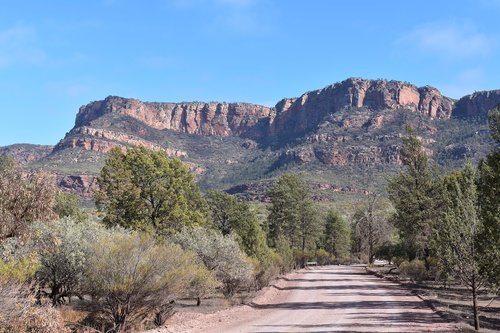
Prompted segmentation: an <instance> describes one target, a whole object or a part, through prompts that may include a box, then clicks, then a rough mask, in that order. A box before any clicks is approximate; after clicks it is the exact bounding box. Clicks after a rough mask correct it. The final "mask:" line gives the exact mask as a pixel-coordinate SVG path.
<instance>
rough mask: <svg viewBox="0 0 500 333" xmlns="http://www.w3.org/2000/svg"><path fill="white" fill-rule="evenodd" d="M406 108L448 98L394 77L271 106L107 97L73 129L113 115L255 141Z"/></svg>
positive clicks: (434, 107)
mask: <svg viewBox="0 0 500 333" xmlns="http://www.w3.org/2000/svg"><path fill="white" fill-rule="evenodd" d="M350 108H357V109H361V108H364V109H369V110H373V111H378V110H396V109H407V110H411V111H414V112H418V113H422V114H425V115H428V116H429V117H431V118H449V117H450V116H451V113H452V109H453V100H451V99H450V98H447V97H444V96H442V95H441V93H440V92H439V91H438V90H437V89H435V88H432V87H429V86H426V87H422V88H418V87H416V86H414V85H411V84H409V83H405V82H399V81H385V80H364V79H355V78H351V79H347V80H345V81H343V82H340V83H336V84H333V85H331V86H328V87H326V88H323V89H320V90H315V91H312V92H308V93H305V94H304V95H302V96H301V97H299V98H287V99H283V100H281V101H280V102H278V104H276V106H275V107H274V108H269V107H266V106H261V105H255V104H248V103H215V102H212V103H200V102H193V103H148V102H142V101H139V100H136V99H126V98H121V97H114V96H110V97H107V98H106V99H105V100H103V101H96V102H92V103H90V104H88V105H86V106H82V107H81V108H80V111H79V112H78V115H77V117H76V122H75V128H78V127H82V126H91V123H92V121H93V120H95V119H98V118H99V117H101V116H103V115H105V114H108V113H114V114H119V115H126V116H130V117H133V118H135V119H137V120H139V121H141V122H143V123H144V124H146V125H148V126H150V127H152V128H155V129H160V130H164V129H168V130H172V131H176V132H183V133H188V134H201V135H209V136H231V135H233V136H241V137H249V138H253V139H256V140H261V139H267V140H269V139H270V138H273V137H283V136H289V135H300V134H302V133H303V132H305V131H308V130H311V129H313V128H314V127H315V126H317V125H318V124H319V123H320V122H321V121H322V119H323V118H324V117H325V116H326V115H328V114H332V113H335V112H338V111H340V110H345V109H350Z"/></svg>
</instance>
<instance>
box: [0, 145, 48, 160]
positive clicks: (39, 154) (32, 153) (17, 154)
mask: <svg viewBox="0 0 500 333" xmlns="http://www.w3.org/2000/svg"><path fill="white" fill-rule="evenodd" d="M53 148H54V146H42V145H31V144H14V145H10V146H4V147H0V156H10V157H13V158H14V159H16V160H17V161H19V163H21V164H27V163H31V162H36V161H38V160H39V159H41V158H44V157H45V156H47V155H49V154H50V152H51V151H52V149H53Z"/></svg>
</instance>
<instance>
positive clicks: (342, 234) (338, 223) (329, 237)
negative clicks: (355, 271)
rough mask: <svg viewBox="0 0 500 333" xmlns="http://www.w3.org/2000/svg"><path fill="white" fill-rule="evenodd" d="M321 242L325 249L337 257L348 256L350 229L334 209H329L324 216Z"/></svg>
mask: <svg viewBox="0 0 500 333" xmlns="http://www.w3.org/2000/svg"><path fill="white" fill-rule="evenodd" d="M322 243H323V244H322V245H323V248H324V249H325V250H326V251H328V252H329V253H331V254H333V255H334V256H336V257H338V258H346V257H348V256H349V252H350V247H351V229H350V226H349V223H348V222H347V221H346V220H345V219H344V218H342V216H340V215H339V213H338V212H337V211H336V210H334V209H330V210H329V211H328V215H327V216H326V220H325V228H324V233H323V242H322Z"/></svg>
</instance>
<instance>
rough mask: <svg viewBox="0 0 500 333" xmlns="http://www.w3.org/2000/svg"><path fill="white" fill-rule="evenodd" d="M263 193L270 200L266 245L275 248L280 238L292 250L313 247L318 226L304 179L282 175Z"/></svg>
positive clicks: (319, 225) (318, 230) (316, 216)
mask: <svg viewBox="0 0 500 333" xmlns="http://www.w3.org/2000/svg"><path fill="white" fill-rule="evenodd" d="M267 194H268V196H269V198H270V200H271V206H270V208H269V209H270V214H269V217H268V230H269V235H268V238H269V243H270V244H271V245H272V246H276V243H277V240H278V239H279V237H284V238H285V239H286V240H287V241H288V242H289V243H290V245H291V247H292V248H294V249H299V250H301V251H302V253H304V252H305V250H306V249H308V248H312V247H315V246H316V241H317V240H318V238H319V236H320V233H321V224H320V221H319V219H318V214H317V211H316V208H315V206H314V204H313V202H312V200H311V199H310V193H309V188H308V186H307V184H306V183H305V182H304V180H303V179H302V178H301V177H300V176H298V175H292V174H284V175H282V176H281V177H280V178H279V179H278V181H277V182H276V184H275V185H274V186H273V187H272V188H271V189H270V190H269V192H268V193H267ZM304 264H305V263H304V262H303V263H302V265H304Z"/></svg>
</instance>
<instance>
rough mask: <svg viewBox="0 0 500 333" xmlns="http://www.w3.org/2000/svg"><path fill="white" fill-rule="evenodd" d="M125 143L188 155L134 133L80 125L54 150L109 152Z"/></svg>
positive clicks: (170, 154)
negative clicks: (73, 149) (71, 149)
mask: <svg viewBox="0 0 500 333" xmlns="http://www.w3.org/2000/svg"><path fill="white" fill-rule="evenodd" d="M124 144H126V145H130V146H144V147H146V148H149V149H151V150H156V151H164V152H165V153H166V155H167V156H173V157H186V156H187V153H186V152H184V151H181V150H177V149H172V148H164V147H162V146H160V145H158V144H155V143H153V142H150V141H147V140H144V139H141V138H139V137H136V136H134V135H130V134H125V133H118V132H113V131H108V130H104V129H97V128H92V127H87V126H83V127H78V128H75V129H73V130H71V132H70V133H68V135H67V137H66V138H64V139H63V140H61V141H60V142H59V143H58V144H57V146H56V147H55V148H54V151H58V150H62V149H65V148H75V147H79V148H83V149H85V150H92V151H96V152H100V153H107V152H109V151H110V150H111V149H112V148H114V147H120V148H122V149H126V147H125V146H124Z"/></svg>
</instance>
